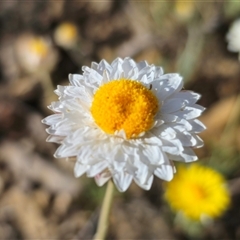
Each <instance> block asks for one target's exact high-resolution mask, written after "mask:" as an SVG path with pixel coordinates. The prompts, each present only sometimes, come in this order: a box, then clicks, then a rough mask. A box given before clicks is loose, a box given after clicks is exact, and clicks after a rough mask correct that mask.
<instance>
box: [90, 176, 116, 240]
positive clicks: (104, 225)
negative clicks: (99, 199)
mask: <svg viewBox="0 0 240 240" xmlns="http://www.w3.org/2000/svg"><path fill="white" fill-rule="evenodd" d="M113 193H114V184H113V182H112V181H111V180H109V181H108V185H107V189H106V193H105V196H104V199H103V204H102V209H101V212H100V217H99V220H98V226H97V232H96V234H95V236H94V238H93V239H94V240H103V239H105V236H106V233H107V229H108V222H109V213H110V209H111V205H112V200H113Z"/></svg>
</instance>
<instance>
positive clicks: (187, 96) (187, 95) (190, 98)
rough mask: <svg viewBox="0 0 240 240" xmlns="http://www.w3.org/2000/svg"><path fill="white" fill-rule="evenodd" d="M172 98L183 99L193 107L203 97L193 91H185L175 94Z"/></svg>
mask: <svg viewBox="0 0 240 240" xmlns="http://www.w3.org/2000/svg"><path fill="white" fill-rule="evenodd" d="M171 98H177V99H178V98H181V99H184V100H186V101H187V105H193V104H195V103H196V102H197V101H198V100H199V99H200V98H201V95H200V94H198V93H195V92H192V91H185V90H184V91H180V92H177V93H174V94H173V95H172V96H171Z"/></svg>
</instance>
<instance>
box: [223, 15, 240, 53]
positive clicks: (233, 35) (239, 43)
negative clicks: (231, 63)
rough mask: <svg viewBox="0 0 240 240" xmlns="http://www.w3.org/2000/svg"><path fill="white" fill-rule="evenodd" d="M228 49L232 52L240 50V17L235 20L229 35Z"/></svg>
mask: <svg viewBox="0 0 240 240" xmlns="http://www.w3.org/2000/svg"><path fill="white" fill-rule="evenodd" d="M226 38H227V41H228V50H229V51H231V52H240V19H237V20H235V21H234V22H233V24H232V26H231V28H230V30H229V32H228V34H227V36H226Z"/></svg>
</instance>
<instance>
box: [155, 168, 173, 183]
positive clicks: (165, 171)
mask: <svg viewBox="0 0 240 240" xmlns="http://www.w3.org/2000/svg"><path fill="white" fill-rule="evenodd" d="M154 174H155V175H156V176H157V177H158V178H160V179H163V180H165V181H171V180H172V179H173V175H174V169H173V167H172V165H171V164H162V165H161V166H160V167H158V168H156V170H155V171H154Z"/></svg>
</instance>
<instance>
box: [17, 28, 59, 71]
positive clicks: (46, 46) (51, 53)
mask: <svg viewBox="0 0 240 240" xmlns="http://www.w3.org/2000/svg"><path fill="white" fill-rule="evenodd" d="M15 52H16V57H17V61H18V63H19V65H20V66H21V67H22V68H23V69H24V70H25V71H27V72H30V73H32V72H36V71H51V70H52V69H53V67H54V66H55V64H56V62H57V53H56V51H55V50H54V49H53V47H52V43H51V41H50V39H49V38H47V37H43V36H37V35H34V34H31V33H24V34H22V35H20V36H19V37H18V38H17V39H16V42H15Z"/></svg>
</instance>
